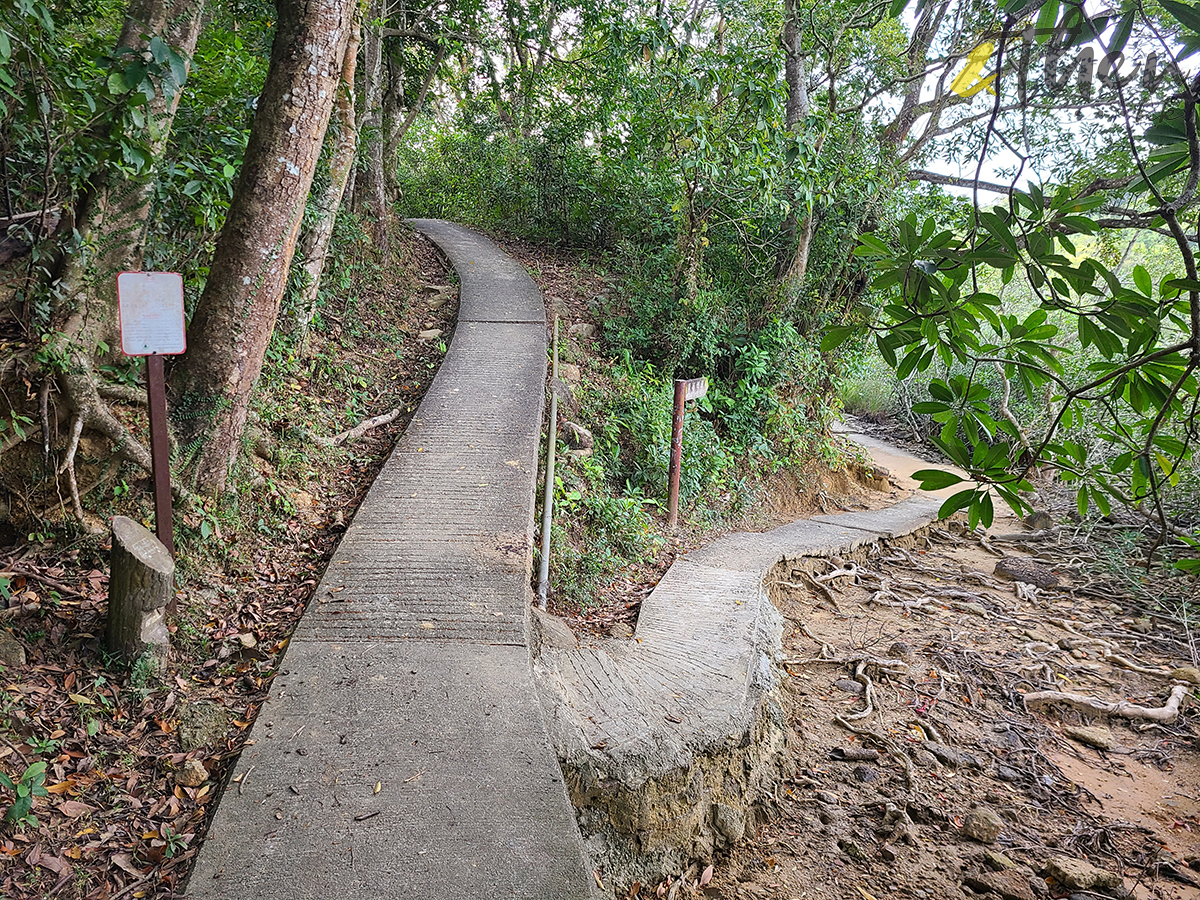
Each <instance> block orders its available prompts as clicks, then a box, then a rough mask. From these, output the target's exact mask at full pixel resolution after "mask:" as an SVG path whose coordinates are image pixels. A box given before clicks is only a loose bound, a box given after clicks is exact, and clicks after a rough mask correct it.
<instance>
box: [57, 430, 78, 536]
mask: <svg viewBox="0 0 1200 900" xmlns="http://www.w3.org/2000/svg"><path fill="white" fill-rule="evenodd" d="M82 434H83V417H82V416H76V417H75V420H74V421H73V422H72V423H71V441H70V443H69V444H68V445H67V452H66V453H65V454H64V455H63V461H62V463H61V464H60V465H59V467H58V468H57V469H56V470H55V471H54V474H55V476H58V475H62V474H63V473H64V472H66V474H67V484H68V485H70V487H71V505H72V506H73V507H74V509H75V518H76V519H78V520H79V522H80V524H83V523H84V522H85V521H86V520H85V519H84V517H83V503H82V501H81V500H80V499H79V483H78V482H77V481H76V480H75V454H76V452H77V451H78V450H79V436H80V435H82Z"/></svg>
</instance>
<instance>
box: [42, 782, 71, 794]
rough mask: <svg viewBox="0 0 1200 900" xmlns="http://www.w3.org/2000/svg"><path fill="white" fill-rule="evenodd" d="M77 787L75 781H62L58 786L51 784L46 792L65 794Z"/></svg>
mask: <svg viewBox="0 0 1200 900" xmlns="http://www.w3.org/2000/svg"><path fill="white" fill-rule="evenodd" d="M73 787H75V782H74V780H73V779H67V780H66V781H60V782H59V783H58V784H51V785H48V786H47V787H46V792H47V793H49V794H65V793H66V792H67V791H69V790H70V789H71V788H73Z"/></svg>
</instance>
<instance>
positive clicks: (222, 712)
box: [179, 700, 232, 753]
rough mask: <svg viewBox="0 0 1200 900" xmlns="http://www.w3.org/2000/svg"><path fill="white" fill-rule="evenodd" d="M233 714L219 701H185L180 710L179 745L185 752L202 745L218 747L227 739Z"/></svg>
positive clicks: (199, 747)
mask: <svg viewBox="0 0 1200 900" xmlns="http://www.w3.org/2000/svg"><path fill="white" fill-rule="evenodd" d="M231 721H232V716H230V714H229V710H227V709H225V707H223V706H221V705H220V704H219V703H213V702H211V701H209V700H198V701H196V702H195V703H185V704H183V705H182V706H181V707H180V710H179V746H180V747H182V748H183V751H184V753H190V752H191V751H192V750H199V749H201V748H202V747H216V746H217V745H218V744H222V743H224V741H225V733H226V732H227V731H228V730H229V724H230V722H231Z"/></svg>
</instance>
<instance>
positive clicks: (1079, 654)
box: [1071, 647, 1087, 659]
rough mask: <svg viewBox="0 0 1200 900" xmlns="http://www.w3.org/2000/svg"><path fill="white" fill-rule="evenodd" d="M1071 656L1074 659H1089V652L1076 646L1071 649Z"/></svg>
mask: <svg viewBox="0 0 1200 900" xmlns="http://www.w3.org/2000/svg"><path fill="white" fill-rule="evenodd" d="M1071 658H1072V659H1087V654H1086V653H1084V652H1083V651H1082V650H1080V649H1079V648H1078V647H1075V648H1073V649H1072V650H1071Z"/></svg>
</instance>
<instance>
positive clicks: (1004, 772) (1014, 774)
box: [996, 766, 1021, 781]
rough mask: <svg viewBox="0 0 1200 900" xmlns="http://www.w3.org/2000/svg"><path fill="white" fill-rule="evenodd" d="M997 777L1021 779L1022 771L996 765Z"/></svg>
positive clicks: (1011, 779) (1004, 779) (1005, 779)
mask: <svg viewBox="0 0 1200 900" xmlns="http://www.w3.org/2000/svg"><path fill="white" fill-rule="evenodd" d="M996 777H997V778H999V779H1000V780H1001V781H1020V780H1021V773H1020V772H1018V771H1017V770H1016V769H1010V768H1009V767H1008V766H996Z"/></svg>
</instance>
